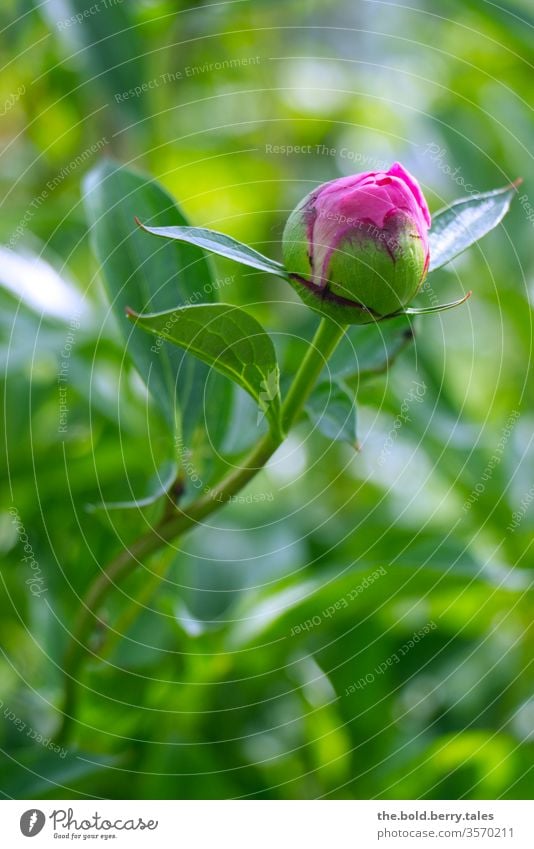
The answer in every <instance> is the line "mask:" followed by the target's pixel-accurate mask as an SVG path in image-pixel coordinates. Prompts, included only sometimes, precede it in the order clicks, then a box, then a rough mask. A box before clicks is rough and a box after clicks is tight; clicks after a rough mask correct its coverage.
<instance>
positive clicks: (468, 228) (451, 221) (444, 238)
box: [429, 184, 516, 271]
mask: <svg viewBox="0 0 534 849" xmlns="http://www.w3.org/2000/svg"><path fill="white" fill-rule="evenodd" d="M515 192H516V186H515V184H512V185H510V186H505V187H504V188H502V189H495V190H494V191H492V192H483V193H482V194H477V195H471V197H468V198H464V199H462V200H457V201H455V202H454V203H453V204H451V205H450V206H447V207H445V208H444V209H440V210H439V211H438V212H436V214H435V215H433V216H432V228H431V230H430V233H429V241H430V267H429V271H435V270H436V268H441V266H442V265H445V264H446V263H447V262H450V260H451V259H454V257H455V256H458V254H460V253H462V251H465V249H466V248H469V247H470V246H471V245H473V244H474V243H475V242H477V241H478V240H479V239H481V238H482V236H485V235H486V233H489V231H490V230H493V228H494V227H496V226H497V224H499V223H500V222H501V221H502V219H503V218H504V216H505V215H506V213H507V212H508V209H509V208H510V203H511V201H512V198H513V196H514V194H515Z"/></svg>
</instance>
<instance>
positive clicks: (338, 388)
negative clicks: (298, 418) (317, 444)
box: [305, 381, 358, 448]
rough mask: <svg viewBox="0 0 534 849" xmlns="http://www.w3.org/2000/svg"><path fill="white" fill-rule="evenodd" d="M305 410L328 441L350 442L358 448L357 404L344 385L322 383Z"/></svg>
mask: <svg viewBox="0 0 534 849" xmlns="http://www.w3.org/2000/svg"><path fill="white" fill-rule="evenodd" d="M305 410H306V413H307V415H308V417H309V419H310V421H311V422H312V423H313V424H314V425H315V426H316V427H317V428H318V429H319V431H320V432H321V433H322V434H323V436H326V437H327V439H332V440H334V441H340V442H348V443H349V444H350V445H352V447H353V448H358V437H357V432H356V424H357V420H356V402H355V400H354V397H353V396H352V395H350V393H349V392H348V391H347V390H346V389H345V387H344V386H343V384H342V383H338V382H332V383H330V382H328V381H325V382H324V383H320V384H319V385H318V386H317V387H316V388H315V390H314V392H313V393H312V395H311V396H310V398H309V399H308V402H307V404H306V408H305Z"/></svg>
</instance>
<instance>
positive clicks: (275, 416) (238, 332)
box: [128, 304, 280, 433]
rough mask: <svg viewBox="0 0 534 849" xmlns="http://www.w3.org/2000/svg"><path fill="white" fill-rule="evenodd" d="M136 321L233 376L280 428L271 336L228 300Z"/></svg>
mask: <svg viewBox="0 0 534 849" xmlns="http://www.w3.org/2000/svg"><path fill="white" fill-rule="evenodd" d="M128 318H130V319H131V320H133V321H134V322H135V324H136V325H138V326H139V327H142V328H143V329H144V330H147V331H148V332H149V333H152V334H154V335H155V336H158V337H159V338H162V339H167V340H169V341H170V342H173V343H174V344H175V345H178V346H179V347H180V348H183V349H184V350H185V351H187V352H188V353H190V354H193V355H194V356H195V357H198V358H199V359H200V360H202V361H203V362H204V363H207V364H208V365H209V366H212V367H213V368H214V369H216V370H217V371H219V372H221V374H224V375H225V376H226V377H229V378H230V379H231V380H233V381H235V383H237V384H238V385H239V386H241V387H243V389H245V390H246V391H247V392H248V393H249V394H250V395H252V397H253V398H254V399H255V401H257V403H258V404H259V407H260V410H262V411H263V412H264V413H265V415H266V417H267V419H268V420H269V423H270V425H271V428H272V429H273V430H274V431H275V432H276V433H278V432H279V429H280V390H279V368H278V363H277V360H276V353H275V350H274V346H273V343H272V341H271V338H270V336H268V334H267V333H266V332H265V330H264V329H263V327H262V326H261V324H260V323H259V322H257V321H256V319H255V318H253V317H252V316H251V315H249V314H248V313H246V312H245V311H244V310H242V309H240V308H239V307H234V306H231V305H230V304H199V305H198V306H189V307H180V308H178V309H175V310H168V311H166V312H161V313H152V314H147V313H144V314H142V315H139V314H137V313H134V312H133V310H128Z"/></svg>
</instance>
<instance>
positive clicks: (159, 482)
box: [87, 460, 178, 513]
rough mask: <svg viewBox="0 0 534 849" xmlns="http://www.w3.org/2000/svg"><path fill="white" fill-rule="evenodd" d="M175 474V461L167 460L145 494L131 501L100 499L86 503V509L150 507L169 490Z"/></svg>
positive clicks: (89, 510) (94, 511)
mask: <svg viewBox="0 0 534 849" xmlns="http://www.w3.org/2000/svg"><path fill="white" fill-rule="evenodd" d="M177 474H178V465H177V463H175V462H174V461H173V460H169V461H167V462H165V463H163V465H162V467H161V469H159V470H158V473H157V475H156V476H155V479H154V480H153V481H152V482H151V484H150V485H149V487H148V492H147V494H146V495H145V496H143V497H142V498H136V499H134V500H132V501H101V502H99V503H97V504H88V505H87V511H88V512H89V513H96V512H97V511H99V510H105V511H108V510H134V509H136V510H139V509H141V508H142V507H150V505H151V504H155V503H156V501H159V499H160V498H163V496H165V495H167V493H169V492H170V490H171V489H172V486H173V484H174V482H175V481H176V477H177Z"/></svg>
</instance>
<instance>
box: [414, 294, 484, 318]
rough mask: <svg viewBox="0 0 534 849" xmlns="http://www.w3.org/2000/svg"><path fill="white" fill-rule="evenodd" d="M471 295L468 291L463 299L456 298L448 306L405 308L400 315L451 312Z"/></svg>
mask: <svg viewBox="0 0 534 849" xmlns="http://www.w3.org/2000/svg"><path fill="white" fill-rule="evenodd" d="M472 294H473V293H472V292H471V291H469V292H468V293H467V295H464V296H463V298H458V300H457V301H450V302H449V303H448V304H439V305H438V306H435V307H406V308H405V309H404V310H403V311H402V313H400V314H401V315H428V314H429V313H432V312H444V311H445V310H452V309H453V308H454V307H459V306H460V304H465V302H466V301H467V299H468V298H470V297H471V295H472Z"/></svg>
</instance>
